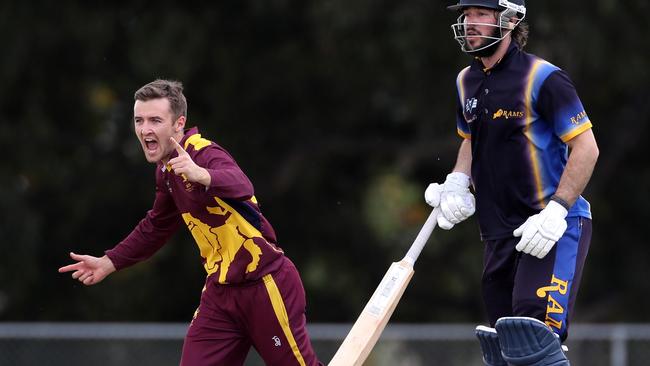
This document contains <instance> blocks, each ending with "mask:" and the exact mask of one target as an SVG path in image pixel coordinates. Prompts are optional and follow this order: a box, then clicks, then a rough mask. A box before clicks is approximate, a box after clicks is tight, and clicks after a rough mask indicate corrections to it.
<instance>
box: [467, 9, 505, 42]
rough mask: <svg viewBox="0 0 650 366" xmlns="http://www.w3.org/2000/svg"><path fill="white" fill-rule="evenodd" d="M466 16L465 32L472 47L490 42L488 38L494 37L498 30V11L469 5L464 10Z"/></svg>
mask: <svg viewBox="0 0 650 366" xmlns="http://www.w3.org/2000/svg"><path fill="white" fill-rule="evenodd" d="M463 15H464V16H465V18H464V22H465V34H466V36H467V38H466V39H467V43H468V45H469V48H470V49H478V48H481V47H483V46H484V45H485V44H487V43H488V42H492V41H493V40H490V39H488V38H484V37H494V36H495V33H496V32H498V27H496V24H497V13H496V11H494V10H492V9H485V8H476V7H469V8H466V9H464V10H463Z"/></svg>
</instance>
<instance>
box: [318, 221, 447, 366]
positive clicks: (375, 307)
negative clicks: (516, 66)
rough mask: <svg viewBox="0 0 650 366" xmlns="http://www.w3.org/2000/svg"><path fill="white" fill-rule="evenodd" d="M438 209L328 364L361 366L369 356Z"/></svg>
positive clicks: (387, 274) (365, 308)
mask: <svg viewBox="0 0 650 366" xmlns="http://www.w3.org/2000/svg"><path fill="white" fill-rule="evenodd" d="M439 210H440V209H439V208H436V209H434V210H433V211H432V212H431V214H430V215H429V218H427V221H426V222H425V223H424V225H423V226H422V229H420V232H419V233H418V236H417V237H416V238H415V241H414V242H413V244H412V245H411V247H410V248H409V251H408V253H407V254H406V256H404V259H402V260H401V261H399V262H394V263H393V264H391V266H390V268H388V271H387V272H386V274H385V275H384V278H383V279H382V280H381V282H380V283H379V286H378V287H377V289H376V290H375V292H374V293H373V294H372V297H371V298H370V301H368V303H367V304H366V306H365V307H364V308H363V311H362V312H361V315H359V318H358V319H357V321H356V322H355V323H354V325H353V326H352V329H351V330H350V333H348V335H347V337H345V340H344V341H343V343H342V344H341V347H339V349H338V351H337V352H336V354H335V355H334V358H332V361H330V363H329V365H328V366H360V365H362V364H363V362H364V361H365V360H366V358H368V355H369V354H370V351H372V348H373V347H374V346H375V343H377V340H378V339H379V336H380V335H381V332H383V330H384V328H385V327H386V324H387V323H388V320H389V319H390V316H391V315H392V314H393V311H394V310H395V307H396V306H397V303H398V302H399V300H400V299H401V297H402V294H403V293H404V290H406V287H407V286H408V284H409V282H410V281H411V278H412V277H413V273H414V271H413V265H414V264H415V261H416V260H417V258H418V256H420V252H422V248H424V245H425V244H426V243H427V240H429V236H431V233H432V232H433V229H434V228H435V227H436V222H437V218H438V211H439Z"/></svg>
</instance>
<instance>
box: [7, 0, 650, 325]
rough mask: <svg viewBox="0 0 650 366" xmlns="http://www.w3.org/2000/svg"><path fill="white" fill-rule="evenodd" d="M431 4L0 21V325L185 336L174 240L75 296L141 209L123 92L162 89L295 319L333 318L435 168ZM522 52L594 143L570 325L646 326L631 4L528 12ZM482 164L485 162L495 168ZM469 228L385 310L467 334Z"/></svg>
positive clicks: (150, 10)
mask: <svg viewBox="0 0 650 366" xmlns="http://www.w3.org/2000/svg"><path fill="white" fill-rule="evenodd" d="M445 5H446V3H445V2H442V1H437V0H414V1H408V2H395V1H384V0H373V1H368V0H323V1H316V2H314V1H295V0H266V1H243V0H237V1H231V0H226V1H218V2H190V3H187V4H186V5H180V4H179V3H177V2H166V1H163V2H158V3H154V4H152V3H148V2H144V1H138V0H134V1H130V2H128V3H127V2H125V3H124V4H122V5H115V4H113V5H106V4H103V3H102V2H100V3H82V2H50V3H47V2H46V3H42V2H38V3H37V2H34V1H29V0H23V1H4V2H2V4H1V5H0V32H1V34H2V35H3V36H2V39H3V47H2V50H3V52H2V53H3V55H2V57H1V58H0V112H1V113H0V124H1V125H0V151H1V152H2V154H1V156H2V157H3V161H4V163H3V168H2V173H0V176H1V177H2V179H0V212H1V215H2V217H1V218H0V320H5V321H8V320H11V321H182V322H186V321H189V319H190V318H191V316H192V314H193V311H194V308H195V307H196V306H197V305H198V301H199V295H200V290H201V288H202V285H203V278H204V274H203V271H202V267H201V264H200V261H199V256H198V250H197V248H196V245H195V244H194V242H193V241H192V239H191V236H190V235H189V234H188V233H187V232H186V231H185V230H181V231H179V232H178V234H177V235H176V236H175V237H174V239H173V240H172V241H171V242H169V243H168V245H167V246H165V247H164V248H163V249H162V250H161V251H160V252H159V253H158V254H157V255H155V256H154V257H153V258H152V259H150V260H149V261H147V262H145V263H141V264H139V265H137V266H135V267H132V268H130V269H128V270H125V271H122V272H119V273H116V274H114V275H112V276H111V277H110V278H109V279H108V280H107V281H104V282H103V283H101V284H99V285H96V286H92V287H84V286H81V285H79V284H77V282H76V281H73V280H71V279H70V277H69V275H61V274H58V273H57V268H58V267H60V266H61V265H64V264H67V263H68V262H69V261H70V260H69V258H68V252H69V251H75V252H78V253H87V254H93V255H101V254H102V252H103V251H104V250H105V249H108V248H111V247H112V246H113V245H115V244H116V243H117V242H119V241H120V240H121V239H122V238H123V237H124V236H125V235H127V234H128V233H129V232H130V230H131V229H132V228H133V226H134V225H135V224H136V223H137V222H138V220H139V219H140V218H141V217H142V216H143V215H144V214H145V212H146V211H147V210H148V208H149V207H150V204H151V202H152V200H153V188H154V180H153V177H154V176H153V169H154V167H153V166H152V165H150V164H148V163H147V162H146V161H145V159H144V157H143V156H142V151H141V148H140V147H139V144H138V143H137V141H136V138H135V136H134V135H133V132H132V122H131V118H132V107H133V97H132V96H133V92H134V91H135V90H136V89H137V88H139V87H140V86H141V85H143V84H145V83H147V82H149V81H151V80H153V79H155V78H159V77H162V78H171V79H178V80H181V81H183V83H184V84H185V88H186V89H185V91H186V95H187V97H188V100H189V122H190V125H194V124H195V125H198V126H199V127H200V129H201V130H202V133H203V135H204V136H206V137H208V138H211V139H213V140H215V141H216V142H218V143H219V144H221V145H222V146H224V147H225V148H226V149H228V150H229V151H230V152H231V153H232V154H233V156H234V157H235V158H236V159H237V161H238V162H239V164H240V165H241V167H242V168H243V169H244V171H245V172H247V174H248V175H249V177H250V178H251V180H252V181H253V183H254V184H255V186H256V193H257V197H258V199H259V200H260V203H261V205H262V210H263V212H264V214H265V215H266V216H267V218H268V219H269V220H270V221H271V223H272V224H273V225H274V227H275V229H276V231H277V233H278V237H279V242H280V245H281V246H282V247H283V249H284V250H285V252H286V254H287V255H288V256H289V257H290V258H291V259H292V260H293V261H294V262H295V263H296V264H297V266H298V268H299V270H300V271H301V274H302V278H303V282H304V285H305V287H306V290H307V297H308V317H309V321H310V322H343V321H352V320H354V319H355V318H356V317H357V315H358V313H359V312H360V311H361V308H362V307H363V305H364V304H365V302H366V301H367V300H368V298H369V296H370V295H371V293H372V291H373V290H374V288H375V287H376V285H377V284H378V283H379V280H380V279H381V277H382V276H383V274H384V272H385V270H386V269H387V268H388V265H389V264H390V263H391V262H393V261H396V260H399V259H400V258H401V257H402V256H403V255H404V253H405V251H406V248H407V247H408V245H410V243H411V242H412V240H413V239H414V237H415V235H416V233H417V231H418V230H419V227H420V225H421V224H422V223H423V222H424V219H425V218H426V216H427V214H428V212H429V209H428V207H427V206H426V205H425V204H424V202H423V192H424V189H425V187H426V186H427V184H428V183H429V182H433V181H442V180H444V177H445V175H446V174H447V173H448V171H449V170H450V169H451V168H452V167H453V164H454V162H455V155H456V152H457V147H458V144H459V143H460V139H459V138H458V137H457V136H456V133H455V122H454V116H453V110H454V105H455V100H454V98H455V89H454V88H455V84H454V80H455V77H456V73H457V72H458V71H459V70H460V69H461V68H462V67H464V66H465V65H466V64H468V63H469V62H470V58H469V57H467V56H466V55H464V54H462V53H461V52H460V50H459V49H458V45H457V44H456V42H455V41H454V40H453V39H452V35H451V29H450V24H451V23H452V22H453V21H454V20H455V17H456V15H455V14H453V13H450V12H448V11H446V10H445V9H444V6H445ZM527 5H528V9H529V17H528V21H529V23H530V25H531V32H532V33H531V39H530V43H529V45H528V46H527V50H528V51H529V52H533V53H536V54H538V55H539V56H541V57H544V58H546V59H548V60H549V61H551V62H552V63H554V64H556V65H558V66H560V67H562V68H563V69H565V70H567V71H568V72H569V74H570V75H571V77H572V79H573V81H574V83H575V84H576V87H577V89H578V92H579V94H580V96H581V98H582V101H583V103H584V104H585V106H586V108H587V112H588V114H589V116H590V118H591V120H592V121H593V123H594V126H595V127H594V132H595V134H596V137H597V139H598V142H599V144H600V148H601V157H600V161H599V164H598V166H597V168H596V171H595V174H594V178H593V179H592V182H591V184H590V185H589V187H588V189H587V191H586V192H585V196H586V197H587V199H589V200H590V201H591V203H592V207H593V214H594V238H593V242H592V249H591V252H590V256H589V258H588V263H587V267H586V269H585V274H584V278H583V285H582V291H581V294H580V296H579V300H578V303H577V312H576V319H575V320H576V321H596V322H601V321H602V322H609V321H650V315H649V314H648V312H647V311H645V310H646V309H648V308H649V307H650V295H649V294H650V281H647V279H646V277H645V276H646V275H647V268H648V258H649V257H650V255H649V251H648V249H647V246H646V245H647V241H648V239H647V235H646V234H645V230H644V229H643V226H644V225H647V222H648V219H649V215H648V207H650V193H649V192H650V190H649V189H648V187H650V167H649V165H650V164H649V161H648V157H647V150H646V149H645V148H644V147H643V146H644V145H643V139H647V138H648V136H650V134H649V131H648V124H649V123H648V122H650V121H649V117H648V116H649V115H650V110H649V109H650V103H649V101H650V98H649V93H648V91H647V89H646V88H647V85H648V84H649V83H650V78H649V75H648V70H649V66H650V63H649V60H648V56H647V55H648V45H649V44H648V43H649V39H650V29H649V28H648V24H647V22H646V19H645V17H644V16H642V14H648V12H649V11H650V5H649V4H648V2H647V1H645V0H627V1H625V2H619V1H615V0H594V1H592V2H589V3H588V5H585V3H582V2H562V3H561V4H560V3H557V2H548V1H535V2H533V1H529V2H528V4H527ZM495 164H498V162H495ZM481 246H482V244H481V243H480V241H479V235H478V227H477V224H476V222H475V220H474V219H471V220H469V221H468V222H466V223H463V224H461V225H459V226H458V227H457V228H455V229H454V230H452V231H450V232H443V231H436V232H435V233H434V235H433V236H432V239H431V240H430V242H429V244H428V246H427V247H426V248H425V250H424V252H423V254H422V256H421V257H420V259H419V261H418V263H417V264H416V276H415V277H414V280H413V282H412V284H411V286H410V287H409V288H408V290H407V292H406V294H405V298H404V300H403V301H402V302H401V303H400V306H399V307H398V308H397V311H396V313H395V315H394V318H393V319H394V321H399V322H448V321H453V322H466V321H467V322H479V321H482V319H483V309H482V304H481V300H480V297H479V293H480V291H479V279H480V274H481V261H482V259H481V250H482V248H481Z"/></svg>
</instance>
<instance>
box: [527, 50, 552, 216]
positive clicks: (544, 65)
mask: <svg viewBox="0 0 650 366" xmlns="http://www.w3.org/2000/svg"><path fill="white" fill-rule="evenodd" d="M555 70H558V68H557V67H556V66H554V65H552V64H550V63H548V62H546V61H544V60H542V59H536V60H535V61H533V63H532V64H531V68H530V72H529V74H528V81H527V84H526V94H525V107H526V127H525V129H524V133H525V134H526V136H528V154H529V158H530V165H531V167H532V170H533V171H532V174H533V180H534V182H535V191H536V192H535V195H534V196H535V197H537V206H538V207H539V208H543V207H544V205H545V203H546V202H545V196H546V195H545V193H544V184H543V181H544V179H543V177H542V171H541V163H540V157H539V153H538V151H537V149H536V147H535V145H534V143H533V141H534V139H535V136H534V133H533V131H531V126H532V123H533V121H534V120H535V119H536V113H535V111H534V108H533V106H534V105H535V103H536V101H537V95H538V94H539V89H540V88H541V86H542V84H543V83H544V80H546V78H547V77H548V76H549V75H550V74H551V73H552V72H553V71H555Z"/></svg>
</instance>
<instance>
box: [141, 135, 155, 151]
mask: <svg viewBox="0 0 650 366" xmlns="http://www.w3.org/2000/svg"><path fill="white" fill-rule="evenodd" d="M144 146H145V147H146V148H147V150H149V151H154V150H156V149H157V148H158V141H156V139H153V138H145V139H144Z"/></svg>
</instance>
